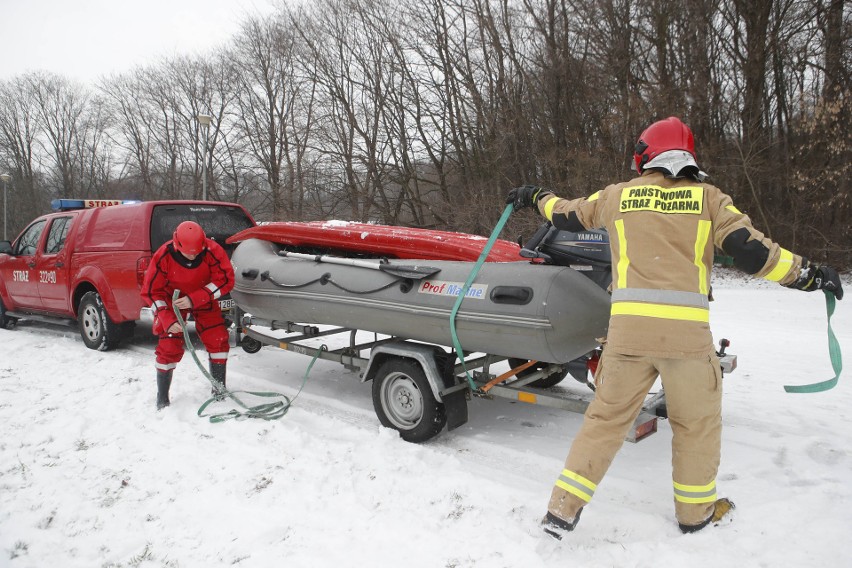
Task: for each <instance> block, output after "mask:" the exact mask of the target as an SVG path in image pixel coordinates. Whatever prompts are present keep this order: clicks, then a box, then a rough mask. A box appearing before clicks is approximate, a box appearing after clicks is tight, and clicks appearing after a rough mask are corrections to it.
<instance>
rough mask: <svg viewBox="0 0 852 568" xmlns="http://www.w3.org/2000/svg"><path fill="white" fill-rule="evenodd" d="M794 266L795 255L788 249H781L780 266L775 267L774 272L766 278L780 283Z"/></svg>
mask: <svg viewBox="0 0 852 568" xmlns="http://www.w3.org/2000/svg"><path fill="white" fill-rule="evenodd" d="M791 266H793V253H792V252H790V251H788V250H787V249H783V248H782V249H781V255H780V257H779V258H778V264H776V265H775V268H773V269H772V271H771V272H770V273H769V274H767V275H766V276H764V278H766V279H767V280H772V281H773V282H778V281H779V280H781V279H782V278H784V277H785V276H787V273H788V272H790V267H791Z"/></svg>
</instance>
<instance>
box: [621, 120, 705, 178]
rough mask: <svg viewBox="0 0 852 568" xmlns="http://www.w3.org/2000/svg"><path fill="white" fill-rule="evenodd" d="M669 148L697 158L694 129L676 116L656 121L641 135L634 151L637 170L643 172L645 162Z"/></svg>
mask: <svg viewBox="0 0 852 568" xmlns="http://www.w3.org/2000/svg"><path fill="white" fill-rule="evenodd" d="M669 150H684V151H686V152H689V153H690V154H692V157H693V158H695V140H694V139H693V137H692V130H690V129H689V127H688V126H687V125H685V124H684V123H682V122H681V121H680V119H679V118H676V117H674V116H670V117H668V118H667V119H665V120H659V121H657V122H655V123H654V124H652V125H651V126H649V127H648V128H646V129H645V131H644V132H643V133H642V135H641V136H639V141H638V142H637V143H636V149H635V150H634V153H633V163H634V164H636V171H637V172H639V173H640V174H641V173H642V172H643V171H644V168H645V164H647V163H648V162H650V161H651V160H653V159H654V158H656V157H657V156H659V155H660V154H662V153H663V152H667V151H669ZM674 173H677V172H674Z"/></svg>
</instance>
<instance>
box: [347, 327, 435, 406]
mask: <svg viewBox="0 0 852 568" xmlns="http://www.w3.org/2000/svg"><path fill="white" fill-rule="evenodd" d="M390 357H402V358H405V359H412V360H414V361H416V362H417V363H418V364H419V365H420V367H421V368H422V369H423V372H424V373H425V374H426V380H428V381H429V386H430V387H431V389H432V394H433V395H434V396H435V400H437V401H438V402H440V403H443V402H444V400H443V398H442V396H441V391H442V390H444V380H443V378H442V374H441V370H440V367H439V365H438V361H437V360H436V353H435V347H434V346H432V345H425V344H423V343H413V342H409V341H398V342H392V343H385V344H384V345H379V346H378V347H375V348H373V350H372V351H370V360H369V362H368V363H367V368H366V369H365V370H364V375H363V377H362V379H361V382H367V381H371V380H373V378H374V375H375V374H376V369H378V368H379V367H380V366H381V365H382V363H384V362H385V361H386V360H387V359H388V358H390Z"/></svg>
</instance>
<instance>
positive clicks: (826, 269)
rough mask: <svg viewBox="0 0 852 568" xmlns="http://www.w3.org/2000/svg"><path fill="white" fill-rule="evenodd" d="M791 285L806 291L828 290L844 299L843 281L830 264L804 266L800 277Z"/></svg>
mask: <svg viewBox="0 0 852 568" xmlns="http://www.w3.org/2000/svg"><path fill="white" fill-rule="evenodd" d="M790 286H791V287H792V288H796V289H798V290H804V291H805V292H813V291H814V290H828V291H829V292H831V293H832V294H834V297H835V298H837V299H838V300H842V299H843V283H842V282H840V276H839V275H838V274H837V271H836V270H834V269H833V268H832V267H830V266H817V265H815V264H809V265H808V266H807V268H802V272H801V274H800V275H799V278H798V279H797V280H796V281H795V282H793V283H792V284H791V285H790Z"/></svg>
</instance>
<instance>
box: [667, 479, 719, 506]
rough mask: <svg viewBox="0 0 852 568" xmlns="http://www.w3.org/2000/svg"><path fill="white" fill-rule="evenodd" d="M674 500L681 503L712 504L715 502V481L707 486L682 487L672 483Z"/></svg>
mask: <svg viewBox="0 0 852 568" xmlns="http://www.w3.org/2000/svg"><path fill="white" fill-rule="evenodd" d="M674 494H675V500H677V501H680V502H681V503H712V502H713V501H715V500H716V481H711V482H710V483H708V484H707V485H684V484H682V483H678V482H676V481H675V482H674Z"/></svg>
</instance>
